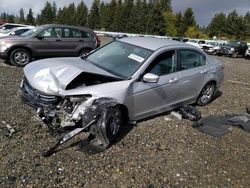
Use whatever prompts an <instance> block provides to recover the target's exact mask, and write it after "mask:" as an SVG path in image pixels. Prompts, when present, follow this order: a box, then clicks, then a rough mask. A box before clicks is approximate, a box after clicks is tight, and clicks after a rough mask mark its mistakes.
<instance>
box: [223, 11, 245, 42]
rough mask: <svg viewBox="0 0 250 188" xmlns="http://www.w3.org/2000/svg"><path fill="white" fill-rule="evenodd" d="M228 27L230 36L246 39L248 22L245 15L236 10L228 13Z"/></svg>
mask: <svg viewBox="0 0 250 188" xmlns="http://www.w3.org/2000/svg"><path fill="white" fill-rule="evenodd" d="M226 28H227V34H228V36H229V37H230V38H234V39H244V38H245V37H246V35H247V24H246V22H245V20H244V18H243V16H239V15H238V13H237V12H236V10H234V11H232V12H230V13H229V14H228V17H227V27H226Z"/></svg>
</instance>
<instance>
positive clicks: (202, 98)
mask: <svg viewBox="0 0 250 188" xmlns="http://www.w3.org/2000/svg"><path fill="white" fill-rule="evenodd" d="M214 91H215V85H214V83H212V82H211V83H208V84H207V85H205V86H204V88H203V89H202V91H201V93H200V95H199V97H198V99H197V104H198V105H200V106H205V105H207V104H208V103H210V102H211V100H212V97H213V95H214Z"/></svg>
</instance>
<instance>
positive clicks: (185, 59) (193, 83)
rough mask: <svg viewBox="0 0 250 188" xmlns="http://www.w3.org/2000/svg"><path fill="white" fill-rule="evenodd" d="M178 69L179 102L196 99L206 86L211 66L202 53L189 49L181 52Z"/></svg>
mask: <svg viewBox="0 0 250 188" xmlns="http://www.w3.org/2000/svg"><path fill="white" fill-rule="evenodd" d="M178 56H179V58H178V69H179V72H180V80H179V94H178V101H179V102H184V101H188V100H192V99H194V98H196V97H197V96H198V95H199V93H200V91H201V89H202V87H203V86H204V84H205V81H206V76H207V73H208V71H209V65H208V64H206V56H205V55H204V54H202V53H201V52H198V51H195V50H189V49H182V50H179V53H178Z"/></svg>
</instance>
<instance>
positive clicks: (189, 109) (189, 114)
mask: <svg viewBox="0 0 250 188" xmlns="http://www.w3.org/2000/svg"><path fill="white" fill-rule="evenodd" d="M179 112H180V114H181V115H182V117H183V118H184V119H189V120H190V121H198V120H200V119H201V113H200V112H199V111H198V110H197V109H196V108H195V107H193V106H190V105H187V106H182V107H180V108H179Z"/></svg>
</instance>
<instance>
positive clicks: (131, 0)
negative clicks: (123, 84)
mask: <svg viewBox="0 0 250 188" xmlns="http://www.w3.org/2000/svg"><path fill="white" fill-rule="evenodd" d="M0 20H1V21H4V22H10V23H11V22H15V23H20V24H29V25H41V24H51V23H58V24H69V25H78V26H88V27H90V28H92V29H96V30H103V31H113V32H127V33H139V34H154V35H167V36H175V37H190V38H211V37H213V36H217V37H218V38H229V39H243V40H244V39H247V38H250V13H249V12H247V13H246V15H245V16H241V15H239V14H238V13H237V12H236V11H235V10H234V11H232V12H230V13H229V14H228V15H226V14H224V13H218V14H216V15H214V17H213V19H212V20H211V22H210V24H209V25H208V26H207V27H200V26H199V25H198V24H197V23H196V20H195V17H194V13H193V9H192V8H187V9H186V10H185V11H184V13H182V12H178V13H176V14H174V13H173V11H172V7H171V0H149V1H148V0H111V1H110V2H106V3H105V2H104V1H101V0H94V1H93V3H92V6H91V7H90V9H88V7H87V6H86V4H85V3H84V2H83V1H81V2H80V3H79V4H77V5H76V4H75V3H70V4H69V5H67V6H64V7H59V8H58V7H57V5H56V3H55V2H53V3H50V2H46V3H45V5H44V7H43V8H42V9H41V12H40V13H39V14H38V15H37V16H36V17H35V16H34V13H33V11H32V9H29V11H28V13H27V15H26V16H25V13H24V9H23V8H21V9H20V10H19V14H18V15H13V14H8V13H5V12H4V13H1V14H0Z"/></svg>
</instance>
